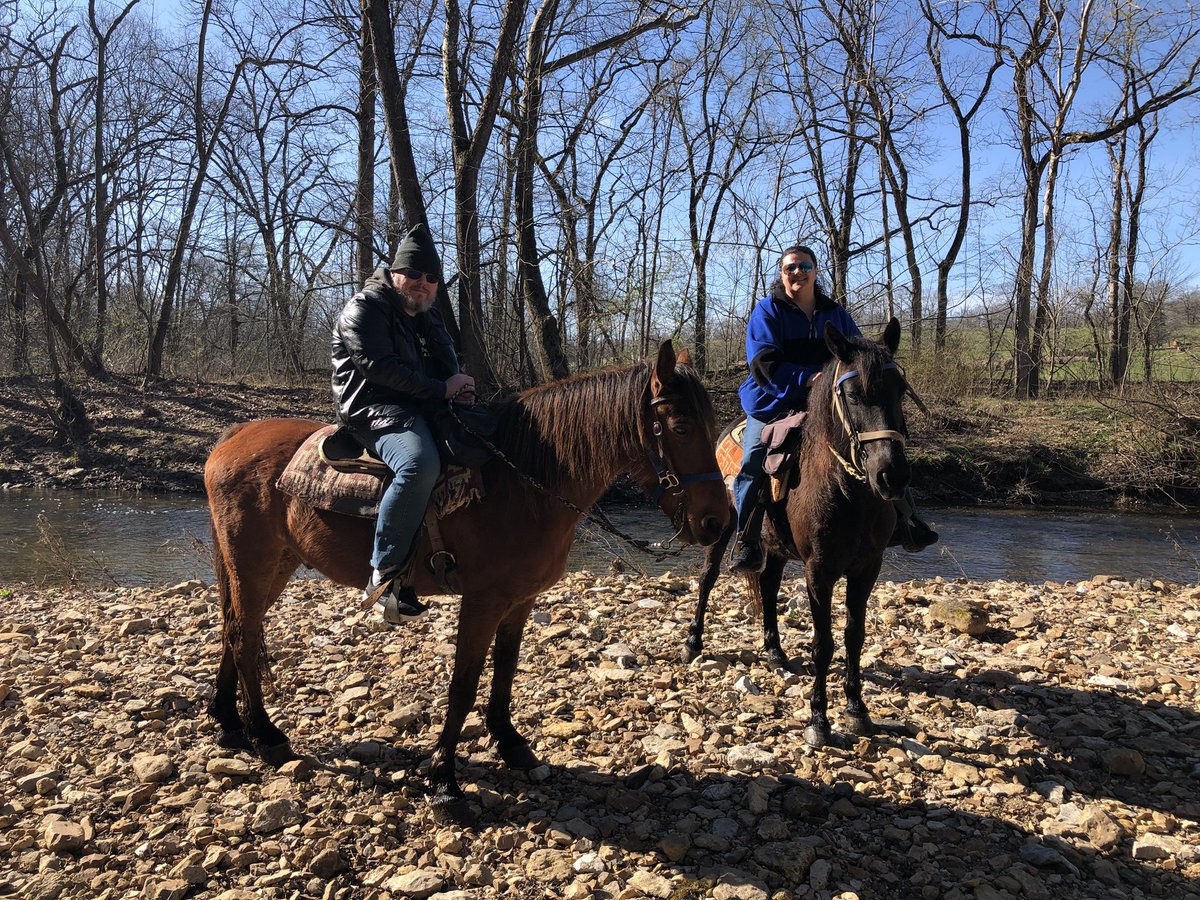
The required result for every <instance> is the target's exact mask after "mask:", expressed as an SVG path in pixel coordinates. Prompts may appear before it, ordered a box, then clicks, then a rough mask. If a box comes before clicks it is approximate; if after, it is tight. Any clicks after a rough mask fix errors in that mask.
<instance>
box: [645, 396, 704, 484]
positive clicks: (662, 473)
mask: <svg viewBox="0 0 1200 900" xmlns="http://www.w3.org/2000/svg"><path fill="white" fill-rule="evenodd" d="M649 392H650V385H649V384H647V385H646V393H647V394H649ZM678 399H679V397H678V395H675V394H664V395H663V396H661V397H650V403H649V406H650V409H651V410H653V409H654V408H655V407H656V406H659V405H660V404H662V403H670V402H671V401H673V400H678ZM650 431H651V433H652V434H653V435H654V444H653V445H652V444H651V443H650V441H649V440H648V439H647V438H646V436H645V432H643V433H642V447H643V449H644V450H645V451H646V458H647V459H648V460H650V467H651V468H652V469H654V474H655V476H656V477H657V478H658V487H657V488H655V490H654V493H653V494H651V496H650V501H651V502H652V503H654V504H657V503H658V501H659V500H661V499H662V496H663V494H665V493H666V492H667V491H671V492H672V493H678V492H679V489H680V487H681V486H682V485H685V484H696V483H697V482H700V481H723V480H724V476H723V475H722V474H721V472H720V470H719V469H714V470H712V471H711V472H699V473H697V474H693V475H676V474H675V473H674V472H673V471H672V468H671V462H670V460H669V459H668V457H667V447H666V442H665V441H664V440H663V429H662V422H659V421H658V420H657V419H656V420H655V421H654V424H653V425H652V426H651V427H650Z"/></svg>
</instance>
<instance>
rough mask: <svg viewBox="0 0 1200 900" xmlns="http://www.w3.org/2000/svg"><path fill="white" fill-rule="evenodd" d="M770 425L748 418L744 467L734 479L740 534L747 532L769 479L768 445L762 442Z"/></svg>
mask: <svg viewBox="0 0 1200 900" xmlns="http://www.w3.org/2000/svg"><path fill="white" fill-rule="evenodd" d="M768 424H769V423H767V422H763V421H762V420H760V419H756V418H754V416H751V415H747V416H746V430H745V432H744V433H743V434H742V467H741V468H740V469H739V470H738V473H737V477H736V478H734V479H733V504H734V506H735V507H737V533H738V534H741V533H742V532H743V531H745V530H746V522H747V520H748V519H749V518H750V512H751V510H753V509H754V505H755V502H756V498H757V496H758V491H759V488H761V487H762V485H763V482H764V481H765V479H766V477H767V476H766V473H764V472H763V461H764V460H765V459H766V458H767V445H766V444H764V443H763V442H762V433H763V429H764V428H766V427H767V425H768Z"/></svg>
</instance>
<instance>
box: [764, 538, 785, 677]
mask: <svg viewBox="0 0 1200 900" xmlns="http://www.w3.org/2000/svg"><path fill="white" fill-rule="evenodd" d="M786 565H787V559H786V558H784V557H782V556H776V555H775V554H774V553H768V554H767V564H766V565H765V566H764V567H763V570H762V572H760V573H759V576H758V584H759V591H760V592H761V597H762V620H763V650H765V651H766V653H767V663H768V664H770V665H772V666H775V667H777V668H780V669H788V670H789V671H790V669H791V660H789V659H788V657H787V654H786V653H784V652H783V647H781V646H780V644H779V585H780V584H781V583H782V582H783V567H784V566H786Z"/></svg>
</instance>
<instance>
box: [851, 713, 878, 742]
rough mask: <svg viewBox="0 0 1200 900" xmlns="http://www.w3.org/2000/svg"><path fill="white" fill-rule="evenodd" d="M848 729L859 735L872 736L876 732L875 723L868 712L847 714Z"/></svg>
mask: <svg viewBox="0 0 1200 900" xmlns="http://www.w3.org/2000/svg"><path fill="white" fill-rule="evenodd" d="M845 720H846V731H848V732H849V733H850V734H856V735H858V736H859V737H870V736H871V735H873V734H874V733H875V723H874V722H872V721H871V717H870V716H868V715H867V714H866V713H851V712H848V713H846V715H845Z"/></svg>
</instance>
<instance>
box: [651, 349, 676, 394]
mask: <svg viewBox="0 0 1200 900" xmlns="http://www.w3.org/2000/svg"><path fill="white" fill-rule="evenodd" d="M674 377H675V345H674V344H672V343H671V339H670V338H667V339H666V340H665V341H663V342H662V343H661V344H659V345H658V361H657V362H655V364H654V375H653V376H652V377H651V378H650V387H651V390H652V391H653V393H654V395H655V396H658V395H659V394H660V393H662V386H663V385H664V384H666V383H667V382H669V381H670V380H671V379H672V378H674Z"/></svg>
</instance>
